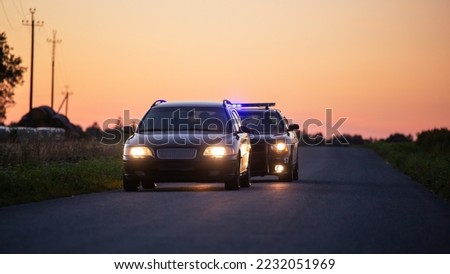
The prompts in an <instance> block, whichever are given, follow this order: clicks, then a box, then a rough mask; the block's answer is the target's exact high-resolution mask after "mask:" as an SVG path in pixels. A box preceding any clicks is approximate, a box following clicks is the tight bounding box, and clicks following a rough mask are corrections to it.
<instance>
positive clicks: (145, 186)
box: [142, 180, 156, 189]
mask: <svg viewBox="0 0 450 274" xmlns="http://www.w3.org/2000/svg"><path fill="white" fill-rule="evenodd" d="M142 188H143V189H155V188H156V183H155V182H153V181H149V180H143V181H142Z"/></svg>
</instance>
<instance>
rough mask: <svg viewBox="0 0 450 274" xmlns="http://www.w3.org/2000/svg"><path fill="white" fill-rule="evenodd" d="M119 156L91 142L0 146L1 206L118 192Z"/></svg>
mask: <svg viewBox="0 0 450 274" xmlns="http://www.w3.org/2000/svg"><path fill="white" fill-rule="evenodd" d="M121 152H122V146H121V145H120V144H119V145H114V146H113V145H104V144H100V143H99V142H98V141H91V140H77V141H60V142H40V143H38V142H31V143H25V144H24V143H20V144H18V143H4V144H1V146H0V157H1V162H0V206H8V205H13V204H19V203H27V202H34V201H41V200H46V199H51V198H57V197H67V196H72V195H78V194H83V193H90V192H97V191H103V190H110V189H119V188H121V187H122V181H121V178H122V162H121Z"/></svg>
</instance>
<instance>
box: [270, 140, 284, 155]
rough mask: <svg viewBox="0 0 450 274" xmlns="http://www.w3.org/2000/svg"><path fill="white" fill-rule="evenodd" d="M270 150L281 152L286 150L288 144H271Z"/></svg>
mask: <svg viewBox="0 0 450 274" xmlns="http://www.w3.org/2000/svg"><path fill="white" fill-rule="evenodd" d="M272 150H274V151H275V152H276V153H282V152H286V151H288V146H287V145H286V143H282V142H280V143H276V144H274V145H272Z"/></svg>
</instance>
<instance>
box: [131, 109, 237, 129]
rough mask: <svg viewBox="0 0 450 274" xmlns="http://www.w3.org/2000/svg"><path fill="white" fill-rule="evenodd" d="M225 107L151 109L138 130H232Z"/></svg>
mask: <svg viewBox="0 0 450 274" xmlns="http://www.w3.org/2000/svg"><path fill="white" fill-rule="evenodd" d="M228 121H229V119H228V116H227V113H226V112H225V109H224V108H219V107H164V106H159V107H157V108H154V109H151V110H150V111H149V112H148V114H147V115H146V117H145V118H144V120H143V121H142V122H141V123H140V124H139V128H138V132H149V131H150V132H152V131H163V132H172V131H200V132H220V133H225V132H230V131H231V125H230V123H229V122H228Z"/></svg>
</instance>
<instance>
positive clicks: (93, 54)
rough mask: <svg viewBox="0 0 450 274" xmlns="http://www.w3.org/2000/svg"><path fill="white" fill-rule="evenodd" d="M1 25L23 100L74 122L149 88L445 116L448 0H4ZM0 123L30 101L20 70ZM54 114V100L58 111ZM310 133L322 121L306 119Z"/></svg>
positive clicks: (144, 99) (350, 111) (349, 111)
mask: <svg viewBox="0 0 450 274" xmlns="http://www.w3.org/2000/svg"><path fill="white" fill-rule="evenodd" d="M0 8H1V9H2V11H1V12H2V13H3V16H2V17H1V18H0V25H1V26H2V28H1V29H0V31H2V32H3V31H4V32H5V33H6V36H7V41H8V44H9V45H10V46H11V47H13V48H14V51H13V53H14V54H15V55H16V56H20V57H21V58H22V59H23V63H22V64H23V65H24V66H26V67H29V63H30V43H31V41H30V27H27V26H23V25H22V20H30V14H29V12H28V9H29V8H36V13H35V19H36V20H41V21H44V26H43V27H38V28H36V29H35V32H36V33H35V60H34V62H35V68H34V98H33V102H34V104H33V106H34V107H38V106H41V105H49V104H50V90H51V88H50V87H51V44H50V43H48V42H47V39H48V38H52V30H53V29H56V30H57V31H58V32H57V39H61V40H62V43H60V44H57V46H56V69H55V104H54V108H56V109H57V108H58V107H59V105H60V103H61V101H62V100H63V95H62V94H61V93H62V92H63V91H64V90H65V86H66V85H68V86H69V90H70V91H72V92H73V95H71V96H70V99H69V119H70V120H71V122H73V123H74V124H79V125H81V126H82V127H83V128H86V127H89V126H90V125H92V124H93V123H94V122H97V123H98V124H99V125H101V124H102V123H103V121H105V120H107V119H110V118H117V117H118V116H122V117H123V113H124V110H130V115H131V116H132V118H141V116H142V115H143V114H144V113H145V112H146V110H147V109H148V108H149V106H150V105H151V104H152V103H153V101H155V100H156V99H161V98H163V99H166V100H170V101H175V100H176V101H180V100H202V101H210V100H213V101H222V100H223V99H229V100H231V101H241V102H242V101H246V102H261V101H270V102H272V101H274V102H276V103H277V107H278V108H279V109H281V110H282V111H283V113H284V114H285V115H286V116H287V117H288V118H292V119H293V120H294V121H295V122H297V123H299V124H302V122H303V121H305V120H307V119H310V118H317V119H319V120H324V119H325V110H326V109H329V108H331V109H333V120H334V121H336V120H337V119H339V118H340V117H348V120H347V121H346V122H345V124H344V126H343V129H342V133H349V134H361V135H363V137H364V138H369V137H374V138H385V137H387V136H388V135H389V134H392V133H396V132H399V133H403V134H411V135H413V136H415V134H416V133H418V132H420V131H422V130H427V129H432V128H440V127H447V128H450V118H449V117H450V77H448V75H450V50H449V49H450V28H448V26H450V17H449V16H448V14H450V2H448V1H445V0H432V1H427V2H423V1H418V0H412V1H407V0H401V1H395V3H393V2H391V1H375V0H370V1H364V2H363V3H361V2H360V1H349V0H344V1H339V2H332V1H330V2H328V1H290V0H286V1H270V0H268V1H254V0H249V1H237V0H232V1H206V2H205V1H200V0H193V1H177V0H173V1H137V0H135V1H127V2H123V1H85V0H82V1H65V2H60V1H49V0H45V1H31V0H30V1H26V0H22V1H19V2H17V1H16V2H12V1H8V2H6V1H4V2H3V6H0ZM24 80H25V83H24V85H23V86H19V87H17V88H16V89H15V94H16V95H15V97H14V99H15V101H16V105H15V106H14V107H11V108H8V109H7V120H6V124H9V123H11V122H17V121H19V120H20V118H21V117H22V116H23V115H24V114H26V113H27V112H28V104H29V70H28V71H27V73H26V74H25V76H24ZM62 112H63V113H64V108H63V109H62ZM318 131H321V130H320V129H318Z"/></svg>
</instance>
